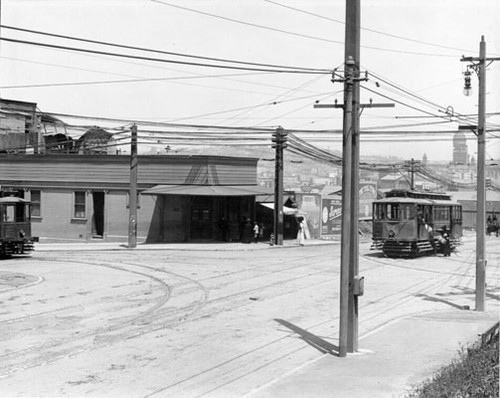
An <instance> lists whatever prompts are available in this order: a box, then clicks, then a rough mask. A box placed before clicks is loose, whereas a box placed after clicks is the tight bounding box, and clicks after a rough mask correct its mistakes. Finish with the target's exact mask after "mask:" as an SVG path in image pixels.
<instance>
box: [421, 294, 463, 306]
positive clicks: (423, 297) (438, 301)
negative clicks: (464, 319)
mask: <svg viewBox="0 0 500 398" xmlns="http://www.w3.org/2000/svg"><path fill="white" fill-rule="evenodd" d="M415 297H421V298H422V299H423V300H425V301H433V302H435V303H444V304H447V305H449V306H451V307H453V308H458V309H459V310H464V309H468V308H464V306H463V305H458V304H455V303H454V302H452V301H449V300H445V299H442V298H439V297H434V296H429V295H428V294H416V295H415Z"/></svg>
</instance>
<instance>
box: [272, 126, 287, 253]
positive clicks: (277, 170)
mask: <svg viewBox="0 0 500 398" xmlns="http://www.w3.org/2000/svg"><path fill="white" fill-rule="evenodd" d="M287 135H288V133H287V132H286V131H285V130H284V129H283V127H281V126H280V127H278V128H277V129H276V131H275V132H273V134H272V138H271V141H272V142H273V143H274V144H273V145H272V147H273V148H275V149H276V153H275V159H274V244H275V245H279V246H282V245H283V149H284V148H286V147H287V145H286V141H287Z"/></svg>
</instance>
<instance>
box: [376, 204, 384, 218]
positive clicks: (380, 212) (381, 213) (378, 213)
mask: <svg viewBox="0 0 500 398" xmlns="http://www.w3.org/2000/svg"><path fill="white" fill-rule="evenodd" d="M384 207H385V205H375V219H376V220H383V219H384V215H385V212H384Z"/></svg>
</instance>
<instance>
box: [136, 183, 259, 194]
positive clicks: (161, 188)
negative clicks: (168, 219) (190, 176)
mask: <svg viewBox="0 0 500 398" xmlns="http://www.w3.org/2000/svg"><path fill="white" fill-rule="evenodd" d="M265 192H266V189H265V188H263V187H260V186H258V185H239V186H238V185H156V186H154V187H153V188H150V189H147V190H145V191H143V192H142V193H143V194H144V195H184V196H255V195H260V194H263V193H265Z"/></svg>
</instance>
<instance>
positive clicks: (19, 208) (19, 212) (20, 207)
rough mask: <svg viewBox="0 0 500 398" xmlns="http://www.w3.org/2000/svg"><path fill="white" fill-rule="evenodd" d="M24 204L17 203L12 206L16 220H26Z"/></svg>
mask: <svg viewBox="0 0 500 398" xmlns="http://www.w3.org/2000/svg"><path fill="white" fill-rule="evenodd" d="M27 207H28V206H26V205H25V204H24V203H17V204H16V205H15V206H14V209H15V211H16V222H24V221H26V208H27Z"/></svg>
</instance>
